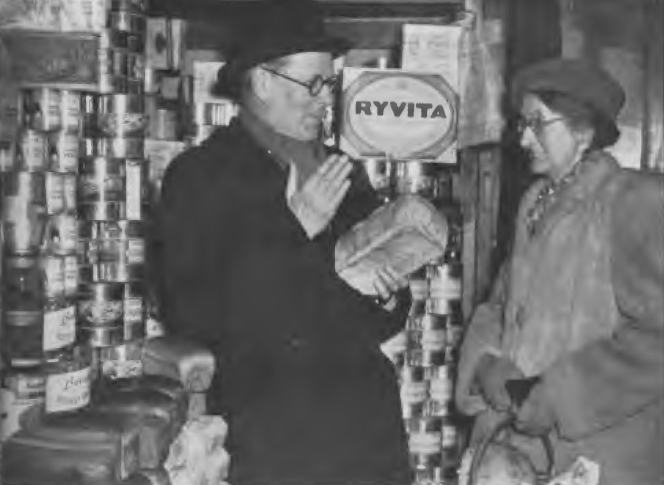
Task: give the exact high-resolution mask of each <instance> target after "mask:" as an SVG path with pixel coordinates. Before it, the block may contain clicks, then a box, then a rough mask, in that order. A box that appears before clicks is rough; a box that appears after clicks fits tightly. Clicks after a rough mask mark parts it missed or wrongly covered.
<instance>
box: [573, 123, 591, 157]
mask: <svg viewBox="0 0 664 485" xmlns="http://www.w3.org/2000/svg"><path fill="white" fill-rule="evenodd" d="M574 137H575V138H576V142H577V144H578V146H579V152H581V153H583V152H585V151H586V150H587V149H588V148H590V146H591V145H592V143H593V139H594V138H595V129H594V128H592V127H591V126H580V127H578V128H577V129H575V130H574Z"/></svg>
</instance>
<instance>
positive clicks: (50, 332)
mask: <svg viewBox="0 0 664 485" xmlns="http://www.w3.org/2000/svg"><path fill="white" fill-rule="evenodd" d="M73 323H74V325H72V322H71V319H67V320H65V311H64V309H62V308H58V309H57V310H52V311H49V312H46V313H44V342H43V344H44V351H46V352H48V351H51V350H57V349H61V348H63V347H66V346H67V345H70V344H72V343H73V342H74V340H75V339H76V322H75V321H74V322H73Z"/></svg>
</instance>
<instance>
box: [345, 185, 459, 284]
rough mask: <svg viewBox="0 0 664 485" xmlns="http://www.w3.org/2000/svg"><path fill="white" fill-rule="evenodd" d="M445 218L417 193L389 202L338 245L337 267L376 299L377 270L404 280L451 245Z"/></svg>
mask: <svg viewBox="0 0 664 485" xmlns="http://www.w3.org/2000/svg"><path fill="white" fill-rule="evenodd" d="M447 236H448V224H447V219H446V218H445V216H444V215H443V214H442V213H441V212H440V211H438V210H437V209H436V208H435V207H434V206H433V205H432V204H431V203H430V202H428V201H426V200H425V199H423V198H422V197H420V196H417V195H404V196H401V197H399V198H398V199H396V200H394V201H392V202H389V203H387V204H385V205H383V206H382V207H380V208H379V209H377V210H376V211H375V212H374V213H373V214H371V215H370V216H369V217H368V218H367V219H366V220H364V221H361V222H359V223H358V224H356V225H355V226H354V227H353V228H352V229H351V230H350V231H348V232H347V233H346V234H344V235H343V236H342V237H341V238H340V239H339V241H338V242H337V245H336V248H335V267H336V270H337V273H338V274H339V276H340V277H341V278H343V279H344V280H345V281H346V282H347V283H348V284H349V285H350V286H352V287H353V288H355V289H356V290H358V291H359V292H361V293H363V294H365V295H375V294H376V289H375V287H374V282H375V281H376V271H377V270H379V269H382V268H385V267H390V268H392V269H393V270H394V271H395V272H396V274H397V275H398V276H399V277H405V276H408V275H409V274H411V273H412V272H413V271H415V270H417V269H418V268H420V267H422V266H423V265H425V264H427V263H428V262H430V261H432V260H434V259H436V258H439V257H440V256H442V255H443V253H444V252H445V248H446V247H447Z"/></svg>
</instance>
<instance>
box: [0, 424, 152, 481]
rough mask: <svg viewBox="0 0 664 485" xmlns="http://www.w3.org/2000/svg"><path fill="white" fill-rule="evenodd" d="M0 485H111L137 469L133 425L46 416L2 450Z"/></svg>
mask: <svg viewBox="0 0 664 485" xmlns="http://www.w3.org/2000/svg"><path fill="white" fill-rule="evenodd" d="M2 451H3V461H4V463H3V466H4V469H3V473H2V474H3V483H4V485H25V484H28V483H29V484H30V485H60V484H63V483H76V484H81V485H113V484H115V483H117V482H119V481H122V480H124V479H126V478H127V477H129V476H130V475H131V474H132V473H134V472H135V471H136V470H137V469H138V453H139V435H138V430H137V429H136V428H135V427H134V426H133V423H132V420H131V419H125V418H122V417H118V416H107V415H103V414H99V413H97V412H95V411H82V412H79V413H76V414H70V415H48V416H46V417H45V418H44V419H43V420H42V421H41V423H40V424H39V426H36V427H34V428H31V429H23V430H20V431H18V432H17V433H16V434H14V435H13V436H12V437H11V438H10V439H9V440H8V441H7V442H6V443H5V446H4V448H3V450H2Z"/></svg>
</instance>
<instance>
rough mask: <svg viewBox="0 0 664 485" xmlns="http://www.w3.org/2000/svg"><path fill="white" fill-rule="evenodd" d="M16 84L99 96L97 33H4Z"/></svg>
mask: <svg viewBox="0 0 664 485" xmlns="http://www.w3.org/2000/svg"><path fill="white" fill-rule="evenodd" d="M0 41H2V43H3V45H4V46H5V49H6V51H7V53H8V55H9V58H10V59H11V64H12V75H13V78H14V80H15V81H16V82H17V83H18V84H21V85H22V86H44V85H48V86H49V87H51V88H56V89H71V90H81V91H92V92H98V91H99V86H100V80H101V77H102V76H103V75H104V74H105V73H104V72H103V69H102V68H101V63H100V58H99V52H100V47H101V46H100V38H99V36H98V35H97V34H93V33H80V32H77V33H72V32H49V31H30V30H19V29H6V30H0Z"/></svg>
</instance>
